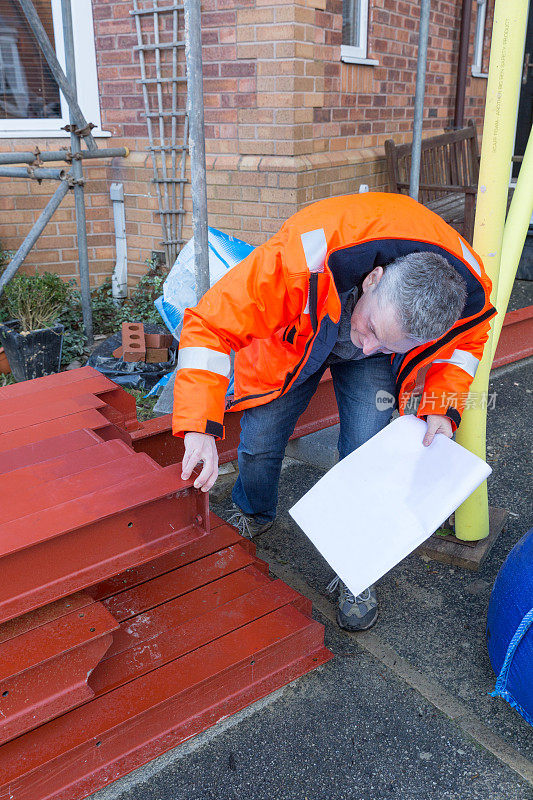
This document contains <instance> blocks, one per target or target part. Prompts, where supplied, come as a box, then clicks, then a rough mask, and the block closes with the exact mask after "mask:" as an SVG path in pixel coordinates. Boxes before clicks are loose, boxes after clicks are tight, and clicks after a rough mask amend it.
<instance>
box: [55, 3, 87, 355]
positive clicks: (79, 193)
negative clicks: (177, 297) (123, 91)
mask: <svg viewBox="0 0 533 800" xmlns="http://www.w3.org/2000/svg"><path fill="white" fill-rule="evenodd" d="M61 12H62V15H63V40H64V43H65V64H66V68H67V79H68V81H69V84H70V90H71V93H72V98H73V101H74V103H73V104H71V103H69V112H70V125H69V126H68V128H69V130H70V149H71V152H72V169H71V171H72V177H73V183H74V206H75V209H76V231H77V235H78V263H79V272H80V289H81V308H82V313H83V327H84V330H85V336H86V337H87V342H88V344H89V345H91V344H92V343H93V314H92V309H91V286H90V281H89V254H88V250H87V220H86V216H85V191H84V180H83V167H82V163H81V159H80V158H77V156H78V155H79V153H80V152H81V139H80V135H79V131H78V127H77V114H76V106H77V88H76V63H75V60H74V35H73V31H72V7H71V0H61ZM91 138H92V137H91Z"/></svg>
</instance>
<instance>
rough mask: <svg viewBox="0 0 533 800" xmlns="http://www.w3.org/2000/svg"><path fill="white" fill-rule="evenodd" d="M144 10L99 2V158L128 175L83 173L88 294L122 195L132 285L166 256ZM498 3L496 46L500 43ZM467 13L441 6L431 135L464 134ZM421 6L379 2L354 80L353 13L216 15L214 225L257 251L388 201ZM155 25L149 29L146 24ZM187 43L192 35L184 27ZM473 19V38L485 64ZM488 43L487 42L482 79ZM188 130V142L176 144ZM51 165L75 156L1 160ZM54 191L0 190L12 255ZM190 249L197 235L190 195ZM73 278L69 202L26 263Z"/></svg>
mask: <svg viewBox="0 0 533 800" xmlns="http://www.w3.org/2000/svg"><path fill="white" fill-rule="evenodd" d="M131 7H132V4H131V3H130V2H125V1H124V0H93V14H94V31H95V41H96V51H97V64H98V81H99V92H100V102H101V114H102V128H103V129H104V130H106V131H108V132H110V133H111V134H112V136H111V138H110V139H101V140H99V142H98V144H99V146H104V147H105V146H120V145H126V146H127V147H128V148H129V149H130V156H129V157H128V158H127V159H113V160H112V161H108V162H107V163H100V164H95V163H93V164H91V165H87V166H86V167H84V171H85V174H86V179H87V183H86V198H87V220H88V243H89V259H90V265H91V281H92V283H93V284H96V283H98V282H100V281H101V280H102V279H103V278H104V277H105V276H108V275H110V274H111V272H112V270H113V266H114V238H113V220H112V206H111V201H110V199H109V184H110V183H111V182H112V181H119V182H122V183H123V184H124V193H125V206H126V227H127V237H128V262H129V265H128V266H129V279H130V283H133V282H135V281H136V279H137V278H138V276H140V275H141V274H143V273H144V272H145V271H146V265H145V261H146V259H147V258H149V257H150V255H151V252H152V251H153V250H156V251H161V250H162V245H161V242H160V240H161V225H160V221H159V214H158V211H157V209H158V203H157V194H156V191H155V186H154V184H153V183H152V182H151V181H152V177H153V170H152V163H151V157H150V154H149V153H148V152H147V147H148V144H149V143H148V137H147V123H146V119H145V117H144V116H143V111H144V105H143V98H142V89H141V86H140V85H139V84H138V83H137V81H138V79H139V78H140V67H139V57H138V53H137V52H136V51H135V50H134V48H135V46H136V44H137V36H136V33H135V22H134V19H133V18H132V16H131V15H130V13H129V12H130V10H131ZM492 7H493V0H489V13H488V15H487V22H486V31H490V30H491V22H492ZM460 9H461V0H447V1H445V0H435V2H433V3H432V12H431V21H430V40H429V51H428V68H427V89H426V101H425V111H424V133H425V134H429V135H431V134H434V133H438V132H440V131H442V130H444V129H445V128H446V127H447V126H449V125H451V123H452V121H453V108H454V100H455V72H456V64H457V57H458V44H459V20H460ZM418 13H419V2H418V0H371V2H370V9H369V32H368V42H369V52H368V56H369V58H371V59H374V60H375V61H377V62H378V63H377V65H359V64H358V65H356V64H345V63H342V62H341V60H340V56H341V24H342V16H341V14H342V3H341V0H298V1H297V2H287V0H241V2H236V1H235V0H203V3H202V34H203V58H204V94H205V124H206V150H207V163H208V211H209V222H210V224H211V225H213V226H214V227H218V228H221V229H223V230H225V231H226V232H228V233H232V234H234V235H236V236H238V237H240V238H242V239H245V240H247V241H249V242H251V243H252V244H259V243H261V242H263V241H265V240H266V239H267V238H268V237H269V236H270V235H271V234H272V233H273V232H275V231H276V230H277V229H278V228H279V227H280V225H281V223H282V222H283V220H285V219H286V218H287V217H288V216H290V215H291V214H292V213H294V212H295V211H296V210H297V209H298V208H300V207H301V206H303V205H305V204H306V203H309V202H313V201H314V200H318V199H320V198H322V197H326V196H329V195H334V194H343V193H348V192H353V191H358V188H359V185H360V184H361V183H365V184H368V185H369V186H370V188H371V189H377V190H386V189H387V188H388V186H387V178H386V173H385V163H384V154H383V143H384V141H385V139H386V138H394V139H395V140H396V141H397V142H398V143H401V142H404V141H408V140H409V139H410V137H411V131H412V115H413V99H414V91H415V76H416V49H417V36H418ZM143 24H147V21H146V20H145V21H144V22H143ZM180 27H181V28H182V21H181V20H180ZM474 29H475V19H473V20H472V25H471V42H470V57H469V64H471V62H472V52H473V37H474ZM488 46H489V34H486V43H485V49H486V53H485V63H486V62H487V58H488ZM485 89H486V80H485V79H483V78H473V77H471V75H470V71H469V76H468V79H467V89H466V107H465V120H468V119H474V120H475V121H476V123H477V125H478V128H479V130H481V125H482V116H483V109H484V96H485ZM180 130H181V129H179V130H178V134H179V131H180ZM34 144H37V145H38V146H39V147H40V148H41V150H44V149H57V148H58V147H59V146H62V145H64V146H66V145H67V144H68V140H63V141H61V140H58V139H48V140H36V141H33V142H32V140H31V139H30V140H29V139H24V140H19V141H18V142H14V141H13V140H9V139H2V140H0V149H2V150H3V149H13V148H18V149H24V150H27V149H30V145H31V146H33V145H34ZM54 188H55V187H51V188H50V187H49V186H48V185H43V186H38V185H37V184H35V183H31V184H30V183H28V182H26V181H9V180H6V179H2V180H1V182H0V209H2V211H3V213H2V215H1V216H2V221H0V241H1V242H2V244H3V246H4V247H7V248H12V249H14V248H16V247H17V246H18V244H20V242H21V240H22V239H23V237H24V236H25V235H26V233H27V232H28V230H29V228H30V226H31V224H32V223H33V222H34V220H35V219H36V217H37V215H38V213H39V211H40V209H41V208H42V207H43V206H44V204H45V203H46V201H47V199H48V197H49V196H50V195H51V193H52V191H53V190H54ZM185 208H186V210H187V215H186V217H185V221H184V222H185V225H184V231H183V235H184V237H185V238H188V237H189V236H190V235H191V201H190V191H189V188H188V187H187V188H186V199H185ZM35 266H37V267H38V268H39V269H40V270H44V269H50V270H53V271H57V272H60V273H61V274H63V275H65V276H76V272H77V259H76V239H75V222H74V216H73V203H72V197H70V196H69V197H67V198H66V200H65V201H64V203H63V205H62V206H61V208H60V209H59V211H58V212H56V215H55V216H54V218H53V220H52V222H51V223H50V224H49V226H48V227H47V229H46V232H45V234H44V235H43V236H42V237H41V239H40V240H39V242H38V244H37V246H36V247H35V248H34V250H33V251H32V254H31V256H30V257H29V258H28V261H27V265H26V267H25V268H26V269H33V268H35Z"/></svg>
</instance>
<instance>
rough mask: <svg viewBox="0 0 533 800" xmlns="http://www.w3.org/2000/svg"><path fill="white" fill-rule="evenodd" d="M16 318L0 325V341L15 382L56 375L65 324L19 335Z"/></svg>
mask: <svg viewBox="0 0 533 800" xmlns="http://www.w3.org/2000/svg"><path fill="white" fill-rule="evenodd" d="M20 328H21V325H20V322H19V321H18V320H16V319H12V320H9V322H3V323H0V342H1V343H2V347H3V348H4V350H5V352H6V355H7V358H8V360H9V366H10V367H11V371H12V372H13V375H14V377H15V380H17V381H29V380H31V379H32V378H42V377H43V375H51V374H52V373H53V372H59V368H60V366H61V351H62V349H63V331H64V330H65V326H64V325H59V324H58V325H54V326H53V327H52V328H40V329H39V330H36V331H25V332H24V333H20Z"/></svg>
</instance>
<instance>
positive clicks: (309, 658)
mask: <svg viewBox="0 0 533 800" xmlns="http://www.w3.org/2000/svg"><path fill="white" fill-rule="evenodd" d="M137 427H138V422H137V418H136V413H135V403H134V401H133V398H132V397H131V396H130V395H128V394H127V393H126V392H124V391H123V390H122V389H120V388H119V387H117V386H116V385H115V384H114V383H112V382H111V381H110V380H108V379H107V378H105V377H103V376H102V375H100V374H99V373H98V372H96V371H94V370H92V369H90V368H84V369H80V370H73V371H71V372H68V373H61V374H59V375H53V376H49V377H46V378H40V379H37V380H35V381H29V382H25V383H21V384H16V385H14V386H9V387H5V388H4V389H2V390H0V496H1V508H2V514H1V517H0V574H1V575H2V581H1V582H0V798H4V797H5V798H13V800H45V798H47V799H48V798H50V799H51V798H54V799H56V800H59V798H62V799H64V800H67V798H68V800H76V798H83V797H86V796H87V795H88V794H92V793H93V792H95V791H97V790H98V789H100V788H101V787H103V786H105V785H107V784H108V783H110V782H111V781H114V780H116V779H117V778H118V777H120V776H122V775H124V774H126V773H127V772H130V771H131V770H133V769H135V768H136V767H138V766H140V765H142V764H144V763H146V762H147V761H150V760H151V759H153V758H155V757H156V756H157V755H159V754H160V753H162V752H164V751H166V750H168V749H170V748H172V747H174V746H176V745H177V744H179V743H180V742H182V741H184V740H185V739H187V738H189V737H191V736H193V735H194V734H196V733H198V732H199V731H201V730H204V729H205V728H207V727H209V726H211V725H213V724H214V723H216V722H217V720H219V719H220V718H221V717H225V716H227V715H228V714H231V713H234V712H235V711H237V710H238V709H240V708H243V707H245V706H246V705H249V704H250V703H251V702H253V701H255V700H257V699H258V698H260V697H262V696H264V695H266V694H268V693H269V692H271V691H273V690H274V689H277V688H279V687H280V686H283V685H284V684H286V683H288V682H289V681H291V680H293V679H294V678H295V677H297V676H299V675H302V674H303V673H305V672H307V671H309V670H310V669H312V668H314V667H315V666H318V665H319V664H322V663H324V662H325V661H327V660H328V659H329V658H330V657H331V654H330V653H329V651H328V650H326V648H325V647H324V644H323V628H322V626H320V625H319V624H318V623H316V622H314V621H313V620H312V619H311V618H310V612H311V608H310V604H309V603H308V601H307V600H306V599H305V598H303V597H302V596H300V595H298V594H297V593H296V592H295V591H293V590H292V589H291V588H290V587H288V586H286V585H285V584H284V583H282V582H281V581H277V580H275V581H272V580H270V578H269V577H268V569H267V567H266V565H265V564H264V563H263V562H261V561H259V560H258V559H257V558H256V557H255V555H254V553H255V549H254V547H253V545H252V544H251V543H250V542H248V541H247V540H245V539H242V538H241V537H240V536H239V534H238V533H237V531H236V530H235V529H234V528H232V527H231V526H228V525H226V524H225V523H223V521H222V520H220V519H218V518H217V517H215V516H214V515H210V514H209V509H208V500H207V497H206V495H205V494H202V493H201V492H197V491H196V490H194V488H193V487H192V481H182V480H181V478H180V472H181V470H180V468H179V466H178V465H171V466H167V467H161V466H160V465H159V464H158V463H156V461H154V460H153V459H152V458H150V457H149V456H147V455H145V454H137V453H135V452H134V451H133V449H132V447H131V444H130V437H129V432H130V431H134V430H135V429H136V428H137Z"/></svg>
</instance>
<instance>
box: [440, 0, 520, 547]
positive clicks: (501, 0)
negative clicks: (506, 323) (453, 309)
mask: <svg viewBox="0 0 533 800" xmlns="http://www.w3.org/2000/svg"><path fill="white" fill-rule="evenodd" d="M527 15H528V0H496V3H495V7H494V24H493V29H492V43H491V49H490V61H489V76H488V81H487V99H486V103H485V121H484V125H483V140H482V144H481V162H480V166H479V188H478V195H477V208H476V222H475V227H474V243H473V244H474V250H475V251H476V252H477V253H478V254H479V255H480V256H481V258H482V259H483V263H484V265H485V269H486V271H487V273H488V275H489V277H490V278H491V280H492V286H493V288H492V294H491V300H492V303H493V304H495V302H496V297H497V295H498V277H499V266H500V257H501V247H502V237H503V226H504V221H505V211H506V206H507V190H508V186H509V176H510V170H511V159H512V155H513V145H514V134H515V125H516V116H517V109H518V98H519V93H520V86H521V83H520V78H521V74H522V56H523V52H524V41H525V33H526V23H527ZM491 363H492V326H491V332H490V335H489V340H488V342H487V344H486V346H485V351H484V354H483V358H482V360H481V363H480V364H479V367H478V370H477V373H476V376H475V378H474V380H473V381H472V386H471V387H470V393H471V395H472V396H473V397H474V398H476V402H475V403H472V404H471V405H472V407H467V408H466V409H465V411H464V414H463V420H462V422H461V425H460V427H459V430H458V431H457V441H458V442H459V443H460V444H462V445H463V447H466V448H467V449H468V450H471V451H472V452H473V453H475V454H476V455H478V456H480V457H481V458H483V459H484V458H485V457H486V424H487V412H486V408H485V407H484V404H483V398H487V396H488V386H489V374H490V367H491ZM455 535H456V536H457V537H458V538H459V539H463V540H467V541H477V540H478V539H484V538H485V537H486V536H488V535H489V507H488V496H487V483H486V482H484V483H483V484H482V485H481V486H480V487H479V488H478V489H476V491H475V492H474V493H473V494H471V495H470V497H469V498H468V499H467V500H466V501H465V502H464V503H463V505H462V506H460V507H459V508H458V509H457V511H456V512H455Z"/></svg>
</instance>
